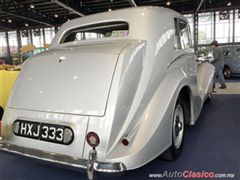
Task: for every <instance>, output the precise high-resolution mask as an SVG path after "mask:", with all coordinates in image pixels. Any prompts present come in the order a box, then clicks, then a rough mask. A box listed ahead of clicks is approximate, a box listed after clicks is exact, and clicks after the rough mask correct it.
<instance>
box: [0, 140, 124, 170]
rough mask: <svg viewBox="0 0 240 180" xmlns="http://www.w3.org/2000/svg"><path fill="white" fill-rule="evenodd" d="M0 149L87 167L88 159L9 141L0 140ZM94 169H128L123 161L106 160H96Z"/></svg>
mask: <svg viewBox="0 0 240 180" xmlns="http://www.w3.org/2000/svg"><path fill="white" fill-rule="evenodd" d="M0 151H5V152H8V153H14V154H17V155H21V156H26V157H30V158H34V159H37V160H41V161H47V162H50V163H54V164H60V165H64V166H70V167H73V168H80V169H85V170H86V169H87V167H88V160H85V159H80V158H76V157H71V156H66V155H61V154H56V153H51V152H46V151H41V150H36V149H31V148H25V147H21V146H16V145H12V144H8V143H3V142H0ZM93 168H94V171H97V172H100V173H122V172H124V171H126V167H125V165H124V164H123V163H121V162H119V163H106V162H98V161H96V162H94V167H93Z"/></svg>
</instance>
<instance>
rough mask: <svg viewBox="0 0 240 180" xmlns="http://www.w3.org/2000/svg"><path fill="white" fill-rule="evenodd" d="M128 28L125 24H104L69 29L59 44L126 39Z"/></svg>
mask: <svg viewBox="0 0 240 180" xmlns="http://www.w3.org/2000/svg"><path fill="white" fill-rule="evenodd" d="M128 31H129V27H128V23H126V22H121V21H119V22H106V23H99V24H93V25H89V26H82V27H79V28H75V29H71V30H70V31H68V32H66V33H65V35H64V36H63V37H62V39H61V41H60V43H61V44H63V43H68V42H75V41H83V40H89V39H101V38H106V37H126V36H127V35H128Z"/></svg>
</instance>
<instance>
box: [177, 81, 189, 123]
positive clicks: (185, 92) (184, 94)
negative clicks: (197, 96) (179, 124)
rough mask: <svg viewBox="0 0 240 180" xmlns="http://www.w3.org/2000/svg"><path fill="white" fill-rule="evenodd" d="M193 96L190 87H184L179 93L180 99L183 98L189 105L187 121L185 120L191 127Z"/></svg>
mask: <svg viewBox="0 0 240 180" xmlns="http://www.w3.org/2000/svg"><path fill="white" fill-rule="evenodd" d="M191 96H192V93H191V89H190V87H189V86H184V87H182V89H181V90H180V92H179V95H178V97H181V98H182V99H184V101H185V102H186V104H187V108H188V109H187V112H186V113H187V114H185V115H186V119H185V121H186V122H185V123H186V124H187V125H190V124H191V114H192V113H191V109H192V108H191Z"/></svg>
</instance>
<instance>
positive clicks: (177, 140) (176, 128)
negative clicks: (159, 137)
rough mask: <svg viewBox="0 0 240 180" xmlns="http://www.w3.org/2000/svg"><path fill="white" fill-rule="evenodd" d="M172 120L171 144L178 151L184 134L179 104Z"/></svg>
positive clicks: (182, 116) (181, 111) (181, 109)
mask: <svg viewBox="0 0 240 180" xmlns="http://www.w3.org/2000/svg"><path fill="white" fill-rule="evenodd" d="M173 118H174V120H173V142H174V145H175V147H176V148H177V149H178V148H179V147H180V146H181V144H182V140H183V132H184V114H183V108H182V106H181V105H180V104H178V105H177V107H176V109H175V112H174V117H173Z"/></svg>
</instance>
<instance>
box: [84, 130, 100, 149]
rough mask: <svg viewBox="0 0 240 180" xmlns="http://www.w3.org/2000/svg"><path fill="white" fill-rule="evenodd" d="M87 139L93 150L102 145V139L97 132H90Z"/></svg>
mask: <svg viewBox="0 0 240 180" xmlns="http://www.w3.org/2000/svg"><path fill="white" fill-rule="evenodd" d="M86 139H87V143H88V144H89V146H91V147H93V148H95V147H97V146H98V145H99V143H100V139H99V137H98V135H97V134H96V133H95V132H89V133H88V134H87V137H86Z"/></svg>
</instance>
